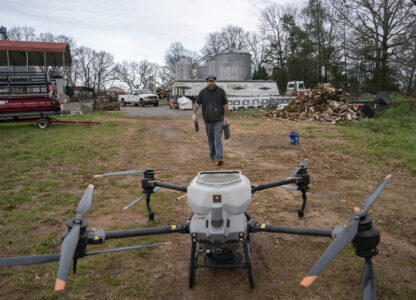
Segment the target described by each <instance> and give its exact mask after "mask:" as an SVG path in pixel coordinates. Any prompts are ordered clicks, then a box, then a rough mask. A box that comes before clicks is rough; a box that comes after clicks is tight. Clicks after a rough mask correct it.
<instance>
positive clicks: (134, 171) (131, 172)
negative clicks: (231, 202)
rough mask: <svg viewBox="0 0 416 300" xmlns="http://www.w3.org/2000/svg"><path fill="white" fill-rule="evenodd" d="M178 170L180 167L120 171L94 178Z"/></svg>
mask: <svg viewBox="0 0 416 300" xmlns="http://www.w3.org/2000/svg"><path fill="white" fill-rule="evenodd" d="M178 168H179V167H170V168H158V169H146V170H129V171H120V172H113V173H104V174H99V175H94V177H106V176H117V175H135V174H141V173H144V172H146V171H160V170H171V169H178Z"/></svg>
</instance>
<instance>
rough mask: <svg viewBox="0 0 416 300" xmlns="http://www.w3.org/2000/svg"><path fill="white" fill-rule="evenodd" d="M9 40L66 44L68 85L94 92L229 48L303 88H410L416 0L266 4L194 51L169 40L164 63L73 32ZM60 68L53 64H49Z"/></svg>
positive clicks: (259, 73)
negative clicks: (248, 26)
mask: <svg viewBox="0 0 416 300" xmlns="http://www.w3.org/2000/svg"><path fill="white" fill-rule="evenodd" d="M8 36H9V39H11V40H13V39H14V40H27V41H28V40H39V41H56V42H68V43H69V44H70V47H71V54H72V60H73V64H72V67H71V70H70V72H69V74H67V77H68V79H69V81H70V83H71V84H73V85H84V86H87V87H91V88H94V89H96V90H99V89H103V88H104V87H105V86H106V85H108V84H110V83H111V84H112V83H114V82H116V81H117V82H122V83H124V84H125V85H127V86H128V87H129V88H140V87H147V86H149V85H151V84H154V83H156V84H157V85H158V86H161V85H167V84H168V83H169V82H171V81H172V80H174V71H175V63H176V62H177V61H178V60H179V59H181V58H187V59H188V60H189V61H190V62H191V63H193V64H195V63H197V62H198V61H199V60H200V58H201V57H203V56H206V57H211V56H214V55H216V54H218V53H221V52H224V51H227V50H230V49H236V50H243V51H247V52H249V53H250V54H251V58H252V70H253V75H252V78H253V79H271V80H275V81H276V83H277V85H278V87H279V90H281V91H284V90H285V88H286V84H287V82H288V81H293V80H303V81H304V82H305V84H306V86H307V87H313V86H315V85H316V84H317V83H320V82H329V83H332V84H333V85H334V86H335V87H337V88H342V89H344V90H346V91H349V92H351V93H354V94H360V93H363V92H369V93H375V92H377V91H379V90H386V91H401V92H404V93H407V94H416V79H415V77H416V0H415V1H414V0H308V1H307V2H306V3H305V4H304V6H302V7H299V6H297V7H295V6H292V5H278V4H271V5H269V6H267V7H266V8H264V9H263V10H262V11H261V13H260V19H259V27H258V30H257V31H254V32H250V31H246V30H244V28H243V27H241V26H237V25H231V24H230V25H227V26H225V27H224V28H222V29H221V30H220V31H218V32H212V33H209V34H208V35H207V36H206V38H205V45H204V46H203V48H202V49H201V50H200V52H199V53H197V52H195V51H193V50H189V49H186V48H185V47H184V46H183V45H182V44H181V43H180V42H175V43H172V44H171V45H170V47H169V48H168V49H167V50H166V51H165V57H164V60H165V65H163V66H160V65H158V64H156V63H151V62H149V61H147V60H142V61H123V62H115V61H114V57H113V55H112V54H111V53H108V52H106V51H96V50H94V49H91V48H88V47H85V46H81V47H76V45H75V42H74V41H73V39H72V38H70V37H67V36H64V35H58V36H55V35H53V34H51V33H41V34H39V35H36V34H35V30H34V29H33V28H31V27H27V26H23V27H20V26H17V27H13V28H11V29H10V30H9V31H8ZM55 71H56V72H59V70H55Z"/></svg>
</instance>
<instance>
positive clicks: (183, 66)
mask: <svg viewBox="0 0 416 300" xmlns="http://www.w3.org/2000/svg"><path fill="white" fill-rule="evenodd" d="M175 79H176V80H190V79H192V65H191V63H190V62H189V60H187V59H186V58H181V59H180V60H179V61H178V62H177V63H176V65H175Z"/></svg>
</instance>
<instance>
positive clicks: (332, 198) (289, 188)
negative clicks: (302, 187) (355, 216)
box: [280, 185, 345, 202]
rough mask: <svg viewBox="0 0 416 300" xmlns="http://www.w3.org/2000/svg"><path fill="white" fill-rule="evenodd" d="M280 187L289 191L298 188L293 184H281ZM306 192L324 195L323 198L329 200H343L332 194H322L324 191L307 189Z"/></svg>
mask: <svg viewBox="0 0 416 300" xmlns="http://www.w3.org/2000/svg"><path fill="white" fill-rule="evenodd" d="M280 187H282V188H284V189H287V190H291V191H298V190H299V188H298V187H297V186H294V185H281V186H280ZM308 193H311V194H314V195H317V196H321V197H324V198H328V199H331V200H336V201H341V202H345V200H343V199H341V198H338V197H335V196H332V195H328V194H324V193H318V192H315V191H311V190H308Z"/></svg>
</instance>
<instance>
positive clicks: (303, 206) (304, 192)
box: [298, 187, 307, 219]
mask: <svg viewBox="0 0 416 300" xmlns="http://www.w3.org/2000/svg"><path fill="white" fill-rule="evenodd" d="M301 192H302V204H301V205H300V208H299V209H298V217H299V219H303V216H304V213H303V211H304V210H305V206H306V192H307V187H302V188H301Z"/></svg>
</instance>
